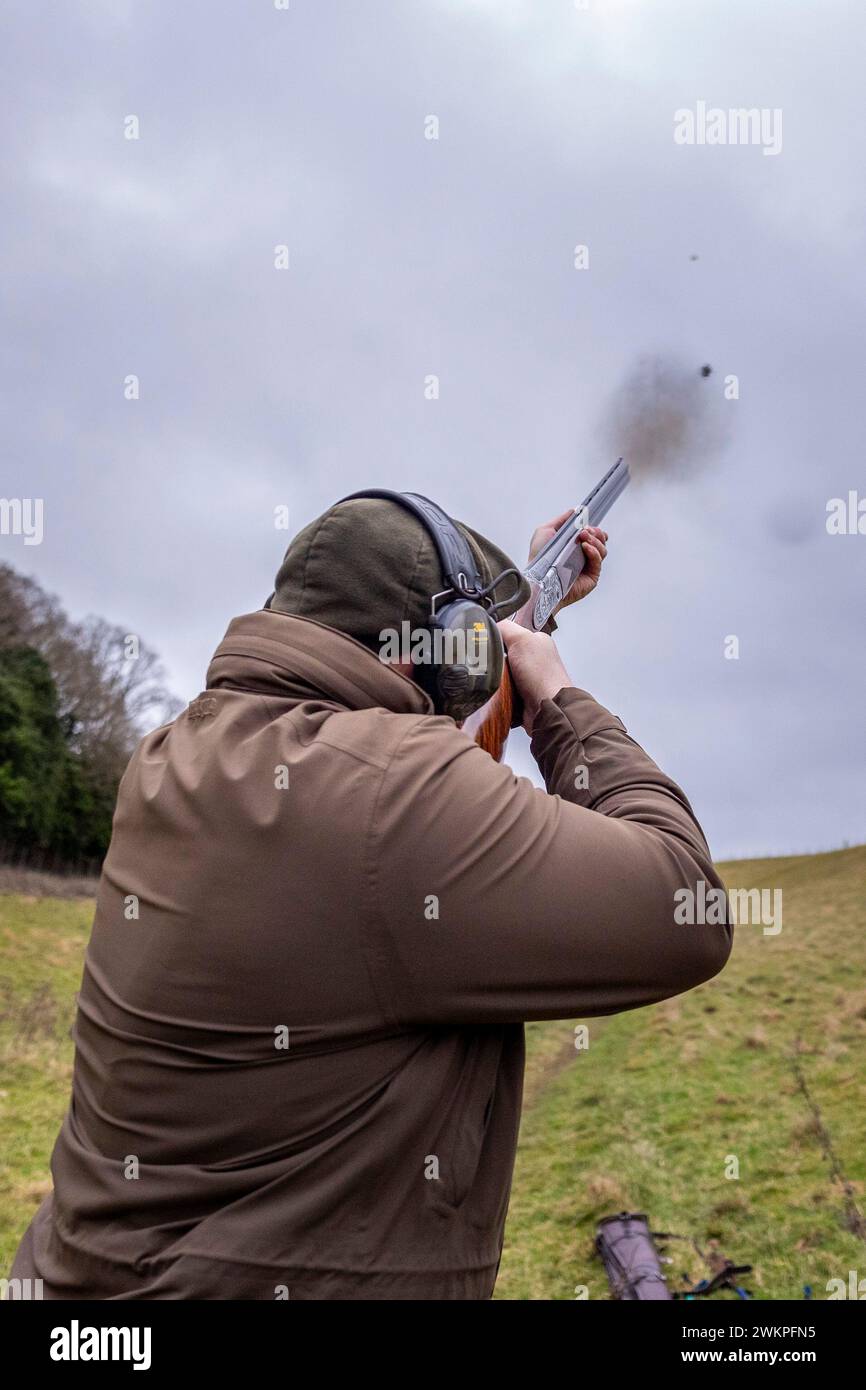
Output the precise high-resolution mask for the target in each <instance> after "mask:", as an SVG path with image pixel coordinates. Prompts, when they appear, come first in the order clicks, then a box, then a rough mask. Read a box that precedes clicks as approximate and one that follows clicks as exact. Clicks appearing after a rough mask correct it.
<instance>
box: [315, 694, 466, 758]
mask: <svg viewBox="0 0 866 1390" xmlns="http://www.w3.org/2000/svg"><path fill="white" fill-rule="evenodd" d="M317 741H319V742H321V743H326V744H328V745H329V746H330V747H332V748H336V749H339V750H340V751H342V752H344V753H348V754H349V755H350V756H352V757H355V758H360V759H362V760H363V761H364V762H368V763H372V764H373V765H374V766H376V767H379V768H381V769H382V770H383V771H384V770H385V769H386V768H387V767H389V766H390V765H391V764H392V762H394V760H395V757H396V755H397V754H398V752H399V754H400V763H401V764H402V763H403V762H404V760H406V761H408V762H409V763H413V762H415V761H425V762H426V761H428V760H429V759H430V758H431V757H432V756H435V754H436V752H437V751H438V752H439V753H440V754H445V755H447V751H448V750H449V749H450V750H453V751H461V750H463V749H471V747H472V745H471V743H470V741H469V739H468V738H467V736H466V735H465V734H463V733H461V732H460V730H459V729H458V728H457V725H456V724H455V723H454V721H453V719H448V718H447V717H446V716H445V715H437V714H397V713H395V712H394V711H393V710H389V709H384V708H380V707H376V708H372V709H359V710H340V711H339V712H338V713H335V714H332V715H330V716H329V717H328V718H327V719H325V720H324V721H323V723H322V724H321V726H320V728H319V730H318V734H317Z"/></svg>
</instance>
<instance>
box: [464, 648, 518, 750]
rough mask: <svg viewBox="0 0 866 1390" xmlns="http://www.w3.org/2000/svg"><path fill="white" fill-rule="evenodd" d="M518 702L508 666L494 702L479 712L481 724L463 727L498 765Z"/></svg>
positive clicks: (488, 702)
mask: <svg viewBox="0 0 866 1390" xmlns="http://www.w3.org/2000/svg"><path fill="white" fill-rule="evenodd" d="M516 700H517V692H516V690H515V689H514V681H513V680H512V679H511V672H510V671H509V669H508V665H507V664H506V666H505V670H504V671H503V672H502V681H501V683H500V686H499V689H498V690H497V692H496V694H495V695H494V696H493V698H492V700H488V701H487V704H486V705H485V706H484V707H483V709H481V710H479V716H480V722H479V723H478V725H477V727H474V728H468V727H467V724H468V722H469V721H467V724H464V726H463V727H464V729H466V732H467V733H471V734H472V736H473V738H474V739H475V742H476V743H477V744H478V747H479V748H483V749H484V751H485V753H489V754H490V756H491V758H495V759H496V761H497V762H498V763H501V762H502V758H503V754H504V753H505V745H506V743H507V742H508V735H509V733H510V732H511V729H512V720H513V719H514V714H515V702H516ZM477 717H478V716H476V718H477Z"/></svg>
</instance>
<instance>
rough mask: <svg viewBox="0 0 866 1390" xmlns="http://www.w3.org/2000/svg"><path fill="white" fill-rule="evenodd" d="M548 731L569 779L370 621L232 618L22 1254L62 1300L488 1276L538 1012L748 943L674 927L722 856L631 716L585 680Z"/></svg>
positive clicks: (180, 749) (669, 973)
mask: <svg viewBox="0 0 866 1390" xmlns="http://www.w3.org/2000/svg"><path fill="white" fill-rule="evenodd" d="M532 750H533V753H534V755H535V757H536V759H537V761H538V765H539V767H540V769H541V772H542V774H543V776H544V779H545V782H546V784H547V789H548V792H549V793H550V795H546V794H545V793H544V792H542V791H539V790H538V789H536V788H535V787H533V786H532V785H531V784H530V783H529V782H528V781H527V780H525V779H523V778H519V777H516V776H515V775H514V773H513V772H512V771H511V770H510V768H508V767H505V766H501V765H499V764H497V763H495V762H493V760H492V759H490V758H489V757H488V756H487V754H486V753H483V752H481V751H480V750H479V749H478V748H476V747H475V746H474V744H472V743H471V742H470V740H469V739H468V738H467V737H466V736H465V735H464V734H462V733H461V732H460V731H459V730H458V729H457V728H456V726H455V725H454V724H453V723H452V722H451V721H450V720H448V719H446V718H439V717H436V716H434V715H433V714H432V713H431V705H430V702H429V700H428V699H427V696H426V695H424V694H423V692H422V691H421V690H420V689H419V688H418V687H417V686H416V685H415V684H414V683H413V682H411V681H409V680H407V679H405V678H404V677H403V676H401V675H399V674H398V673H397V672H395V671H394V670H392V669H389V668H388V667H386V666H383V665H382V664H381V663H380V662H379V661H378V660H377V659H376V657H375V656H374V655H373V654H372V653H371V652H370V651H369V650H367V649H366V648H365V647H362V646H360V645H359V644H358V643H356V642H354V641H353V640H352V639H351V638H348V637H344V636H342V635H341V634H339V633H337V632H335V631H333V630H332V629H330V628H327V627H323V626H321V625H320V624H318V623H313V622H310V621H309V620H305V619H300V618H294V617H289V616H287V615H285V614H281V613H275V612H258V613H252V614H249V615H248V616H246V617H242V618H237V619H235V620H234V621H233V622H232V623H231V625H230V626H229V629H228V633H227V635H226V638H225V640H224V641H223V642H222V644H221V645H220V647H219V648H218V650H217V652H216V654H215V656H214V659H213V662H212V664H211V666H210V669H209V671H208V679H207V691H206V693H205V694H203V695H201V696H199V697H198V698H197V699H196V700H194V701H193V703H192V704H191V705H190V707H189V708H188V709H187V710H186V711H185V712H184V713H183V714H181V715H180V716H179V717H178V718H177V719H176V720H175V721H174V723H173V724H170V725H168V726H166V727H165V728H162V729H158V730H157V731H156V732H155V733H153V734H151V735H149V736H148V737H147V738H146V739H145V740H144V742H143V743H142V744H141V746H140V747H139V749H138V751H137V752H136V753H135V755H134V757H133V759H132V761H131V763H130V765H129V768H128V770H127V772H126V774H125V776H124V778H123V782H122V784H121V788H120V793H119V797H118V803H117V812H116V816H115V821H114V833H113V837H112V842H111V848H110V850H109V853H108V857H107V859H106V862H105V867H104V870H103V875H102V881H101V884H100V889H99V897H98V902H97V911H96V918H95V922H94V926H93V934H92V937H91V941H90V945H89V947H88V950H87V957H86V963H85V970H84V980H83V984H82V988H81V995H80V1001H79V1012H78V1018H77V1023H76V1028H75V1041H76V1059H75V1075H74V1082H73V1093H72V1103H71V1106H70V1110H69V1113H68V1115H67V1117H66V1119H65V1121H64V1124H63V1128H62V1130H61V1133H60V1136H59V1138H58V1140H57V1144H56V1147H55V1150H54V1156H53V1160H52V1169H53V1176H54V1193H53V1196H52V1197H49V1198H48V1199H47V1200H46V1202H45V1203H44V1204H43V1206H42V1207H41V1209H40V1211H39V1212H38V1213H37V1215H36V1217H35V1219H34V1221H33V1223H32V1225H31V1228H30V1230H29V1231H28V1232H27V1234H26V1236H25V1238H24V1241H23V1243H22V1246H21V1249H20V1250H19V1253H18V1257H17V1259H16V1263H15V1267H14V1273H15V1274H16V1275H18V1276H19V1277H22V1278H24V1277H27V1276H30V1277H41V1278H42V1279H43V1280H44V1281H45V1296H46V1297H51V1298H118V1299H146V1298H165V1299H190V1298H207V1299H211V1298H213V1299H221V1298H223V1299H229V1298H243V1299H274V1298H280V1297H286V1296H288V1297H291V1298H301V1299H304V1298H352V1299H354V1298H366V1299H370V1298H435V1299H439V1298H459V1299H464V1298H487V1297H489V1296H490V1294H491V1291H492V1289H493V1284H494V1281H495V1278H496V1271H497V1267H498V1263H499V1258H500V1252H501V1248H502V1232H503V1225H504V1221H505V1212H506V1207H507V1204H508V1194H509V1186H510V1181H511V1171H512V1165H513V1160H514V1151H515V1144H516V1139H517V1129H518V1121H519V1116H520V1101H521V1085H522V1074H523V1024H524V1021H525V1020H527V1019H554V1018H563V1019H564V1018H575V1017H581V1016H589V1015H593V1014H608V1013H614V1012H616V1011H618V1010H622V1009H630V1008H635V1007H636V1006H638V1005H641V1004H650V1003H652V1002H653V1001H654V1000H658V999H663V998H665V997H666V996H668V995H671V994H675V993H677V992H679V991H681V990H685V989H689V988H691V987H692V986H693V985H697V984H700V982H701V981H702V980H706V979H707V978H708V977H709V976H711V975H714V974H715V973H716V971H718V970H719V969H721V967H722V965H723V964H724V962H725V960H726V958H727V956H728V952H729V949H730V928H728V927H718V926H678V925H675V922H674V906H675V904H674V893H675V892H676V890H677V889H679V888H684V887H689V886H691V887H693V888H694V887H695V885H696V882H697V880H699V879H704V880H705V881H706V882H707V883H708V885H712V886H717V885H718V884H719V879H718V877H717V876H716V873H715V871H714V869H713V866H712V863H711V860H710V855H709V852H708V850H707V846H706V844H705V842H704V839H703V836H702V834H701V831H700V828H699V826H698V825H697V823H696V821H695V819H694V816H693V815H692V812H691V809H690V807H689V804H688V802H687V801H686V799H685V797H684V796H683V794H682V792H681V791H680V790H679V789H678V787H676V786H675V784H674V783H673V782H671V781H670V779H669V778H667V777H665V775H664V774H663V773H662V772H660V771H659V769H658V768H657V767H656V765H655V763H653V762H652V761H651V759H650V758H648V757H647V755H646V754H645V753H644V752H643V751H642V750H641V749H640V748H639V747H638V745H637V744H636V743H634V742H633V740H632V739H631V738H629V736H628V734H627V733H626V731H625V729H624V727H623V725H622V724H621V723H620V721H619V719H617V718H616V717H615V716H614V715H612V714H609V713H608V711H607V710H606V709H603V708H602V707H601V706H600V705H598V704H596V702H595V700H593V699H592V698H591V697H590V696H589V695H587V694H585V693H584V692H583V691H581V690H573V689H567V690H563V691H561V692H560V694H559V695H558V697H557V699H556V700H554V701H547V702H545V704H544V705H543V706H542V711H541V714H540V717H539V719H538V721H537V724H536V728H535V731H534V735H533V740H532ZM580 766H584V767H585V768H586V769H587V770H588V784H589V785H588V788H587V789H585V790H582V789H579V787H580V785H581V783H582V781H583V780H584V779H583V778H582V777H581V776H579V775H577V769H578V768H579V767H580ZM286 1043H287V1044H288V1045H286Z"/></svg>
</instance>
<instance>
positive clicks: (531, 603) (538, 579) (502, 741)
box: [463, 458, 629, 762]
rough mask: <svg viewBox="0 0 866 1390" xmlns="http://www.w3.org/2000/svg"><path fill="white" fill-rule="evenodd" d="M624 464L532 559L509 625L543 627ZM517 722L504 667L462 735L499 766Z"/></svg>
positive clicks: (624, 477)
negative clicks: (523, 596)
mask: <svg viewBox="0 0 866 1390" xmlns="http://www.w3.org/2000/svg"><path fill="white" fill-rule="evenodd" d="M628 483H629V470H628V464H627V463H625V462H624V460H623V459H621V458H619V459H617V461H616V463H615V464H614V465H613V467H612V468H609V469H608V471H607V472H606V473H605V475H604V477H603V478H602V479H601V480H600V481H599V482H597V483H596V485H595V487H594V488H593V489H592V491H591V492H589V493H588V494H587V495H586V497H585V498H584V499H583V501H582V502H581V504H580V506H579V507H575V509H574V511H573V512H572V513H571V515H570V516H569V518H568V520H567V521H565V522H563V524H562V526H560V528H559V530H558V531H557V532H556V533H555V534H554V535H553V536H552V537H551V539H550V540H549V541H548V542H547V544H546V545H544V546H542V548H541V550H540V551H539V552H538V554H537V555H536V557H535V559H534V560H533V561H532V564H531V565H530V566H529V568H528V569H526V570H524V574H525V576H526V578H527V579H528V580H529V584H530V589H531V592H530V596H529V598H528V600H527V601H526V603H525V604H524V605H523V607H522V608H520V609H519V610H518V611H517V612H516V613H515V614H514V618H513V621H514V622H516V623H520V624H521V625H522V626H523V627H528V628H533V629H535V631H536V632H537V631H539V629H541V628H543V627H544V626H545V624H546V623H547V622H548V620H549V619H550V617H551V616H552V615H553V613H554V611H555V609H556V608H557V607H558V606H559V604H560V603H561V602H562V600H563V599H564V598H567V597H568V594H569V591H570V589H571V587H572V585H573V584H574V581H575V580H576V579H577V576H578V575H579V574H580V572H581V570H582V569H583V567H584V564H585V563H586V556H585V555H584V552H583V547H582V545H581V543H580V541H579V540H578V539H577V537H578V535H579V534H580V532H581V531H582V530H583V528H584V527H585V526H597V525H598V523H599V522H600V521H601V520H602V518H603V517H604V516H606V515H607V513H608V512H609V511H610V508H611V507H612V506H613V504H614V502H615V501H616V499H617V498H618V497H619V495H620V493H621V492H623V491H624V489H625V488H626V487H627V486H628ZM519 722H520V702H519V700H518V699H517V698H516V693H515V690H514V686H513V684H512V680H511V673H510V672H509V670H508V665H507V663H506V666H505V670H504V672H503V675H502V683H501V685H500V687H499V689H498V690H497V692H496V694H495V695H494V696H493V697H492V699H490V700H488V701H487V704H486V705H483V706H482V708H481V709H480V710H477V711H476V712H475V714H472V715H470V717H469V718H468V719H467V720H466V721H465V722H464V724H463V730H464V732H465V733H467V734H468V735H469V737H470V738H472V739H474V740H475V742H476V743H477V744H478V745H479V747H481V748H483V749H484V751H485V752H486V753H489V754H490V756H491V757H492V758H495V759H496V761H497V762H499V761H501V759H502V756H503V754H504V752H505V745H506V743H507V741H508V734H509V731H510V730H511V729H512V728H514V726H515V724H517V723H519Z"/></svg>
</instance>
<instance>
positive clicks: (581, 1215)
mask: <svg viewBox="0 0 866 1390" xmlns="http://www.w3.org/2000/svg"><path fill="white" fill-rule="evenodd" d="M723 873H724V875H725V879H726V881H727V883H728V886H729V887H744V888H755V887H757V888H761V887H765V888H781V889H782V892H783V902H784V925H783V929H782V931H781V933H780V934H779V935H777V936H770V935H763V934H762V932H761V928H760V927H756V926H741V927H739V928H738V929H737V931H736V933H735V938H736V939H735V945H734V952H733V955H732V957H731V961H730V963H729V965H728V967H727V969H726V970H725V972H724V973H723V974H722V975H721V976H720V977H719V978H718V979H717V980H713V981H711V982H710V983H709V984H707V985H704V986H702V987H701V988H700V989H698V990H693V991H692V992H691V993H690V994H688V995H685V996H682V997H680V998H679V999H676V1000H672V1001H669V1002H668V1003H665V1004H660V1005H657V1006H655V1007H654V1008H651V1009H643V1010H639V1011H638V1012H636V1013H629V1014H621V1015H619V1016H618V1017H615V1018H610V1019H604V1020H590V1021H589V1025H588V1026H589V1039H590V1043H589V1047H588V1049H586V1050H583V1051H579V1052H578V1051H576V1050H575V1048H574V1025H573V1024H571V1023H549V1024H532V1025H530V1027H529V1029H528V1040H529V1064H528V1070H527V1081H526V1107H525V1111H524V1120H523V1127H522V1131H521V1142H520V1151H519V1154H518V1161H517V1170H516V1176H515V1184H514V1192H513V1197H512V1203H511V1212H510V1217H509V1224H508V1230H507V1238H506V1250H505V1255H504V1257H503V1261H502V1269H501V1273H500V1279H499V1285H498V1288H497V1295H496V1296H497V1297H498V1298H505V1299H571V1298H574V1297H575V1289H576V1288H577V1287H578V1286H580V1285H585V1286H586V1287H587V1288H588V1290H589V1294H590V1297H592V1298H604V1297H606V1296H607V1282H606V1279H605V1275H604V1271H603V1269H602V1267H601V1265H600V1264H599V1262H598V1261H597V1260H596V1259H595V1258H593V1255H592V1238H593V1236H594V1233H595V1226H596V1223H597V1221H598V1219H599V1218H600V1217H602V1216H605V1215H609V1214H611V1213H613V1212H616V1211H619V1210H622V1209H624V1208H628V1209H630V1210H632V1211H644V1212H647V1213H648V1214H649V1216H650V1218H651V1221H652V1225H653V1228H654V1229H656V1230H666V1231H675V1232H679V1233H681V1234H683V1235H686V1236H690V1237H694V1238H695V1239H696V1240H697V1242H698V1244H699V1246H700V1247H701V1249H702V1250H703V1251H704V1252H706V1253H709V1251H711V1250H712V1249H713V1248H718V1249H720V1250H721V1251H723V1252H724V1253H725V1254H726V1255H729V1256H730V1257H731V1258H732V1259H733V1260H734V1261H735V1262H736V1263H738V1264H752V1265H753V1266H754V1272H753V1273H752V1274H751V1275H749V1276H748V1277H747V1278H746V1279H745V1280H744V1282H745V1284H746V1286H747V1287H748V1288H750V1289H751V1290H752V1292H753V1293H754V1296H755V1297H756V1298H765V1299H779V1298H794V1299H799V1298H802V1296H803V1286H804V1285H806V1284H809V1285H811V1286H812V1288H813V1289H814V1296H815V1297H816V1298H821V1297H826V1287H825V1286H826V1283H827V1280H828V1279H830V1278H835V1277H841V1278H844V1279H847V1275H848V1271H849V1270H850V1269H855V1270H859V1271H860V1272H861V1276H863V1275H866V1226H864V1224H863V1215H862V1213H863V1212H864V1210H866V1201H864V1192H866V971H864V961H866V846H860V847H858V848H855V849H849V850H841V851H838V852H837V853H834V854H824V855H813V856H807V857H797V858H789V859H770V860H763V861H755V862H749V863H737V864H731V865H727V866H723ZM91 914H92V903H91V902H90V901H88V900H74V899H70V900H65V901H61V900H59V899H55V898H38V897H35V896H22V895H20V894H19V895H6V896H0V981H2V984H0V1272H5V1271H6V1270H7V1268H8V1264H9V1262H10V1259H11V1256H12V1254H13V1252H14V1250H15V1247H16V1245H17V1242H18V1239H19V1237H20V1235H21V1232H22V1230H23V1229H24V1227H25V1226H26V1225H27V1222H28V1221H29V1219H30V1216H31V1215H32V1212H33V1210H34V1208H35V1206H36V1205H37V1203H38V1202H39V1201H40V1200H41V1197H42V1195H43V1193H44V1192H45V1191H46V1190H47V1189H48V1156H49V1153H50V1149H51V1145H52V1143H53V1140H54V1136H55V1133H56V1131H57V1128H58V1127H59V1124H60V1121H61V1118H62V1115H63V1112H64V1109H65V1106H66V1101H67V1094H68V1086H69V1076H70V1064H71V1056H72V1047H71V1043H70V1042H69V1038H68V1031H69V1026H70V1023H71V1020H72V1011H73V996H74V993H75V990H76V989H77V987H78V982H79V977H80V972H81V956H82V952H83V948H84V944H85V942H86V939H87V934H88V931H89V926H90V918H91ZM733 1160H736V1163H737V1164H738V1168H739V1176H738V1177H736V1178H732V1177H729V1176H726V1173H727V1172H731V1171H732V1170H733V1168H734V1163H733ZM671 1253H672V1254H673V1255H674V1262H673V1264H672V1265H671V1266H670V1269H669V1275H670V1278H671V1282H672V1283H674V1284H675V1285H677V1286H679V1284H680V1282H681V1278H682V1276H683V1275H685V1274H688V1276H689V1278H693V1279H696V1278H700V1277H703V1276H704V1275H705V1274H706V1273H707V1270H706V1267H705V1266H704V1265H703V1264H702V1262H701V1260H700V1258H699V1257H698V1256H697V1254H696V1253H695V1251H694V1250H693V1249H692V1247H691V1246H690V1245H688V1244H687V1243H685V1242H678V1243H677V1244H676V1245H675V1246H673V1247H672V1248H671Z"/></svg>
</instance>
